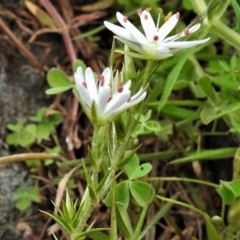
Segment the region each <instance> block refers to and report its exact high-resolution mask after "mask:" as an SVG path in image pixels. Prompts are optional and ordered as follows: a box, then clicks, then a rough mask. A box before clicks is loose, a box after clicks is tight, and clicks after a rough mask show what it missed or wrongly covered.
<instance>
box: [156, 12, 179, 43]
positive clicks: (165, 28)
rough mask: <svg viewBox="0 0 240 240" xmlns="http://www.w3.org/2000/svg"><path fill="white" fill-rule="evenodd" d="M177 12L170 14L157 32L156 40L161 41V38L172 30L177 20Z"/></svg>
mask: <svg viewBox="0 0 240 240" xmlns="http://www.w3.org/2000/svg"><path fill="white" fill-rule="evenodd" d="M178 15H179V14H178V13H176V14H174V15H172V16H171V17H170V18H169V19H168V20H167V21H166V22H165V23H164V24H163V25H162V26H161V28H160V29H159V31H158V32H157V35H158V42H162V41H163V39H164V38H165V37H166V36H167V35H168V34H169V33H170V32H171V31H172V30H173V28H174V27H175V26H176V24H177V22H178V20H179V19H178Z"/></svg>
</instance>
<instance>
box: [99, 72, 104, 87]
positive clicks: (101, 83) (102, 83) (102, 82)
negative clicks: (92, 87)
mask: <svg viewBox="0 0 240 240" xmlns="http://www.w3.org/2000/svg"><path fill="white" fill-rule="evenodd" d="M98 81H99V84H100V86H103V85H104V82H105V79H104V76H103V75H100V76H99V77H98Z"/></svg>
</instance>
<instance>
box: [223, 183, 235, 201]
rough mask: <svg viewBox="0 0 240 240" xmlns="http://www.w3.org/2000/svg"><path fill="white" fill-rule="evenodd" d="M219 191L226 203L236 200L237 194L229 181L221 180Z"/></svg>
mask: <svg viewBox="0 0 240 240" xmlns="http://www.w3.org/2000/svg"><path fill="white" fill-rule="evenodd" d="M219 193H220V195H221V197H222V200H223V202H224V203H225V204H228V205H231V204H233V203H234V202H235V199H236V196H235V194H234V192H233V190H232V188H231V187H230V186H229V184H228V183H227V182H224V181H221V180H220V187H219Z"/></svg>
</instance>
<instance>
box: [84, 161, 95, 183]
mask: <svg viewBox="0 0 240 240" xmlns="http://www.w3.org/2000/svg"><path fill="white" fill-rule="evenodd" d="M82 164H83V170H84V174H85V177H86V180H87V183H88V186H90V187H92V186H93V183H92V180H91V176H90V175H89V173H88V170H87V168H86V165H85V163H84V160H82Z"/></svg>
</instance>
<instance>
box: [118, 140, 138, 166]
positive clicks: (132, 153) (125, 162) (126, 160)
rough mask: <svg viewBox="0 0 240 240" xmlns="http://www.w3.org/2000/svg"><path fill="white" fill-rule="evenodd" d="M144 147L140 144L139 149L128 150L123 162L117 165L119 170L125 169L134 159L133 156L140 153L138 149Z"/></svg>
mask: <svg viewBox="0 0 240 240" xmlns="http://www.w3.org/2000/svg"><path fill="white" fill-rule="evenodd" d="M141 146H142V144H140V145H139V146H138V147H136V148H135V149H134V150H128V151H126V152H125V154H124V156H123V159H122V160H121V161H119V163H117V165H116V166H117V168H122V167H124V166H125V165H126V164H127V163H128V162H129V161H130V160H131V158H132V157H133V155H134V154H135V153H136V152H137V151H138V149H139V148H140V147H141Z"/></svg>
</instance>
